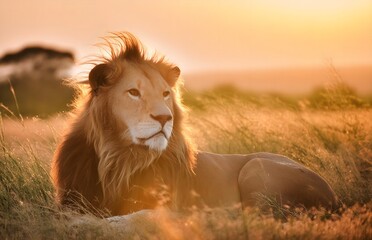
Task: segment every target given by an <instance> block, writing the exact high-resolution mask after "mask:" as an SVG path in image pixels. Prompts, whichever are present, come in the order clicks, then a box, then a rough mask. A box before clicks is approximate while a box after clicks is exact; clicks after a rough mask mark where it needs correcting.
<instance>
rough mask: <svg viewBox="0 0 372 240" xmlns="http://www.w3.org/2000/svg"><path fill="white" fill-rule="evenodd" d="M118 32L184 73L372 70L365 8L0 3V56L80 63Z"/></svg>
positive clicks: (255, 1)
mask: <svg viewBox="0 0 372 240" xmlns="http://www.w3.org/2000/svg"><path fill="white" fill-rule="evenodd" d="M122 30H127V31H130V32H132V33H134V34H135V35H137V36H138V37H139V38H140V39H141V40H142V42H144V43H145V45H147V46H148V47H150V48H153V49H156V50H158V51H159V52H161V53H163V54H165V55H166V56H167V57H168V59H170V60H171V61H173V62H175V63H177V64H178V65H179V66H180V67H181V69H183V70H184V71H186V72H194V71H202V70H214V69H219V70H221V69H224V70H225V69H226V70H233V69H255V68H261V69H262V68H272V67H275V68H277V67H288V66H290V67H293V66H294V67H296V66H319V65H322V64H324V62H325V61H326V60H329V59H332V60H333V62H334V63H335V64H336V65H360V64H362V65H372V1H371V0H354V1H351V0H312V1H311V0H302V1H296V0H282V1H280V0H232V1H216V0H200V1H196V0H184V1H166V0H157V1H143V0H138V1H123V0H116V1H115V0H105V1H92V0H90V1H87V0H53V1H50V0H32V1H20V0H0V55H2V54H4V53H5V52H6V51H9V50H13V51H14V50H18V49H20V48H21V47H22V46H24V45H29V44H38V43H43V44H47V45H50V46H56V47H60V48H62V49H69V50H72V51H73V52H74V53H75V54H76V56H77V57H78V58H82V57H84V56H86V55H89V54H92V53H95V52H96V51H97V49H96V48H95V47H93V45H94V44H95V43H97V42H99V37H100V36H105V35H106V34H107V33H108V32H110V31H122Z"/></svg>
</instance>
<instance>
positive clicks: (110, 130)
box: [78, 33, 195, 205]
mask: <svg viewBox="0 0 372 240" xmlns="http://www.w3.org/2000/svg"><path fill="white" fill-rule="evenodd" d="M105 40H106V46H107V47H108V49H109V51H108V52H109V56H108V57H103V58H100V62H99V63H97V64H95V66H94V67H93V69H92V70H91V71H90V73H89V84H90V93H89V94H88V96H87V97H86V98H85V99H86V100H87V101H86V103H85V106H83V107H82V108H81V109H80V111H81V112H80V117H78V121H80V126H81V125H83V128H84V132H85V134H86V136H87V140H88V142H89V143H91V144H92V145H93V146H94V149H95V153H96V154H97V157H98V176H99V182H100V183H101V186H102V190H103V199H104V202H110V201H111V200H113V199H115V198H117V197H118V196H119V195H120V194H122V193H123V191H128V189H130V184H131V181H132V179H133V178H134V176H136V174H140V173H141V172H143V171H144V170H145V169H152V170H153V171H154V170H155V171H162V173H161V174H166V175H168V177H169V179H172V178H174V179H173V180H172V181H174V182H180V178H186V177H187V175H190V174H192V172H193V167H194V164H195V157H194V150H193V147H192V144H191V143H190V141H189V139H188V138H187V136H186V134H185V127H184V124H183V120H182V118H183V116H182V115H183V113H184V111H183V106H182V104H181V100H180V94H179V85H180V84H181V82H180V81H179V80H178V78H179V75H180V69H179V68H178V67H177V66H174V65H173V64H170V63H168V62H166V61H165V60H164V58H163V57H159V56H158V55H154V56H151V57H147V56H146V52H145V50H144V47H143V46H142V44H141V43H140V42H139V41H138V40H137V39H136V38H135V37H134V36H133V35H131V34H130V33H116V34H114V35H113V36H111V37H108V38H105ZM164 168H166V169H167V170H164ZM170 175H172V176H170ZM161 177H162V178H164V177H166V176H161ZM177 179H178V180H177ZM107 204H109V203H105V205H107Z"/></svg>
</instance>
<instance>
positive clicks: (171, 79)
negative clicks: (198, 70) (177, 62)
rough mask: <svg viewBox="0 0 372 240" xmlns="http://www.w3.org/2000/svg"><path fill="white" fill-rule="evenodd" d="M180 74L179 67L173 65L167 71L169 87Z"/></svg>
mask: <svg viewBox="0 0 372 240" xmlns="http://www.w3.org/2000/svg"><path fill="white" fill-rule="evenodd" d="M180 74H181V70H180V68H179V67H177V66H174V67H172V68H171V69H170V71H169V72H168V74H167V76H166V79H167V82H168V84H169V85H170V86H171V87H173V86H174V85H175V84H176V82H177V80H178V78H179V77H180Z"/></svg>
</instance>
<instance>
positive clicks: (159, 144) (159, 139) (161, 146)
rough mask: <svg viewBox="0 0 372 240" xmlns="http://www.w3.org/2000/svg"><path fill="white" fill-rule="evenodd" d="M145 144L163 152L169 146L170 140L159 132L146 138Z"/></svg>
mask: <svg viewBox="0 0 372 240" xmlns="http://www.w3.org/2000/svg"><path fill="white" fill-rule="evenodd" d="M145 145H147V146H148V147H149V148H150V149H152V150H155V151H158V152H162V151H164V150H165V149H166V148H167V146H168V140H167V139H166V138H165V136H164V135H162V134H159V135H156V136H154V137H152V138H150V139H148V140H146V141H145Z"/></svg>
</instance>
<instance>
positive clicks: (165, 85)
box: [52, 33, 336, 215]
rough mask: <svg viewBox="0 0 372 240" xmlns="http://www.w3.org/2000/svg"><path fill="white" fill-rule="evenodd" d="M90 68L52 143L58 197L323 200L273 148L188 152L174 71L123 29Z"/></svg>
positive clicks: (174, 201)
mask: <svg viewBox="0 0 372 240" xmlns="http://www.w3.org/2000/svg"><path fill="white" fill-rule="evenodd" d="M115 41H117V42H116V43H119V44H118V45H119V46H121V47H120V49H119V50H115V49H114V47H113V46H114V45H115V44H109V47H110V49H111V57H110V58H105V59H104V60H103V63H101V64H99V65H96V66H95V67H94V68H93V69H92V71H91V72H90V74H89V83H90V87H91V92H90V93H89V94H88V95H87V96H85V98H84V99H85V100H84V101H85V102H84V104H83V105H82V106H81V107H79V108H78V109H77V113H76V117H75V120H74V122H73V123H72V124H71V127H70V129H69V130H68V131H67V134H66V135H65V136H64V138H63V140H62V143H61V144H60V145H59V146H58V148H57V150H56V153H55V155H54V159H53V165H52V176H53V181H54V185H55V187H56V192H57V201H58V202H59V203H60V204H62V205H67V206H75V207H78V208H79V209H81V208H88V209H90V210H93V209H94V210H108V211H109V214H110V215H119V214H126V213H129V212H134V211H138V210H141V209H149V208H155V207H157V206H159V205H169V206H171V207H173V208H176V209H177V208H185V207H190V206H192V205H199V206H210V207H217V206H233V205H237V204H238V205H240V204H241V205H242V206H243V207H245V206H251V205H254V204H255V199H256V198H255V196H256V195H257V194H258V193H261V194H264V195H266V196H274V197H275V198H276V199H277V200H279V202H281V203H282V204H295V205H298V204H302V205H304V206H325V207H331V206H332V205H334V204H335V201H336V200H335V195H334V193H333V191H332V189H331V188H330V187H329V185H328V184H327V183H326V182H325V181H324V180H323V179H322V178H321V177H320V176H319V175H317V174H316V173H314V172H312V171H310V170H308V169H307V168H305V167H304V166H302V165H300V164H298V163H296V162H294V161H292V160H290V159H288V158H286V157H283V156H279V155H274V154H269V153H257V154H250V155H217V154H211V153H203V152H197V151H195V150H194V147H193V144H192V143H191V140H190V139H189V138H188V136H187V134H186V131H185V130H186V127H185V125H184V120H183V114H184V111H183V107H182V104H181V98H180V96H179V91H178V85H179V82H178V77H179V69H178V68H177V67H175V66H173V65H172V64H169V63H166V62H165V61H164V59H163V58H156V57H152V58H145V56H144V50H143V49H142V47H141V45H140V43H139V42H138V41H137V40H136V39H135V38H134V37H133V36H132V35H130V34H128V33H124V34H120V33H119V34H117V35H116V38H115Z"/></svg>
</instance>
